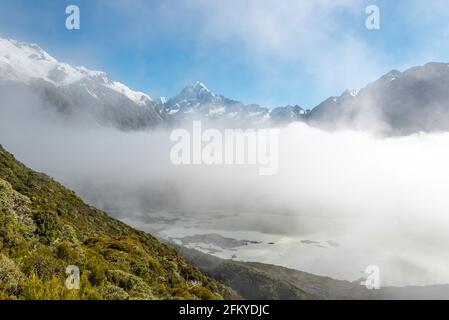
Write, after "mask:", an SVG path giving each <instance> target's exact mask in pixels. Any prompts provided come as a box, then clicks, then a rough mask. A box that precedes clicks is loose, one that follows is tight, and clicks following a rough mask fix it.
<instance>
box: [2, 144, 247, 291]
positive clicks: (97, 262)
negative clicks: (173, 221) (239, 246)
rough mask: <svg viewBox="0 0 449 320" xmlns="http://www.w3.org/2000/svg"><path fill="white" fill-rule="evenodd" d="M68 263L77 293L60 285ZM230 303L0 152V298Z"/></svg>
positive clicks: (157, 249)
mask: <svg viewBox="0 0 449 320" xmlns="http://www.w3.org/2000/svg"><path fill="white" fill-rule="evenodd" d="M69 265H76V266H78V267H79V269H80V272H81V282H80V289H79V290H69V289H67V288H66V286H65V281H66V278H67V275H66V273H65V271H66V267H67V266H69ZM238 297H239V296H238V295H237V294H236V293H235V292H234V291H232V290H231V289H229V288H227V287H225V286H223V285H221V284H220V283H218V282H217V281H215V280H212V279H210V278H208V277H206V276H204V275H203V274H202V273H201V272H200V271H198V270H197V269H196V268H195V267H193V266H192V265H191V264H190V263H188V262H186V261H185V260H184V259H183V258H182V257H181V256H179V255H178V253H177V252H176V251H175V250H173V249H172V248H170V247H168V246H166V245H164V244H161V243H160V242H159V241H158V240H156V239H155V238H154V237H152V236H150V235H148V234H146V233H144V232H140V231H136V230H134V229H132V228H131V227H129V226H127V225H125V224H123V223H121V222H119V221H117V220H115V219H112V218H110V217H109V216H107V215H106V213H104V212H102V211H100V210H98V209H96V208H93V207H91V206H89V205H87V204H85V203H84V202H83V201H82V200H81V199H80V198H79V197H77V196H76V194H75V193H74V192H73V191H70V190H68V189H66V188H64V187H63V186H62V185H61V184H59V183H57V182H56V181H54V180H53V179H51V178H50V177H48V176H46V175H45V174H42V173H37V172H34V171H32V170H30V169H28V168H27V167H25V166H24V165H23V164H21V163H19V162H18V161H16V160H15V159H14V157H13V156H12V155H11V154H9V153H8V152H7V151H5V150H4V149H3V147H1V146H0V299H221V298H238Z"/></svg>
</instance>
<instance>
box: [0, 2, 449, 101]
mask: <svg viewBox="0 0 449 320" xmlns="http://www.w3.org/2000/svg"><path fill="white" fill-rule="evenodd" d="M69 4H76V5H78V6H79V7H80V10H81V29H80V30H76V31H69V30H67V29H66V28H65V19H66V14H65V7H66V6H67V5H69ZM370 4H375V5H377V6H378V7H379V8H380V18H381V29H380V30H371V31H370V30H367V29H366V28H365V19H366V17H367V15H366V14H365V8H366V7H367V6H368V5H370ZM0 33H1V34H2V35H4V36H8V37H11V38H16V39H20V40H24V41H27V42H34V43H38V44H39V45H40V46H41V47H42V48H44V49H45V50H46V51H48V52H49V53H50V54H52V55H53V56H55V57H56V58H58V59H59V60H62V61H67V62H70V63H73V64H75V65H84V66H86V67H88V68H91V69H99V70H103V71H106V72H107V73H109V74H110V75H111V76H112V77H113V78H114V79H117V80H120V81H122V82H124V83H125V84H127V85H128V86H130V87H131V88H133V89H138V90H141V91H144V92H147V93H148V94H150V95H151V96H153V97H158V96H168V97H170V96H173V95H175V94H177V93H178V92H179V91H180V90H181V89H182V88H183V87H184V86H185V85H186V84H188V83H191V82H194V81H196V80H200V81H202V82H204V83H206V84H207V85H208V87H209V88H210V89H211V90H212V91H214V92H217V93H222V94H224V95H225V96H227V97H229V98H234V99H237V100H241V101H244V102H246V103H259V104H262V105H264V106H278V105H285V104H299V105H301V106H304V107H306V108H310V107H313V106H315V105H317V104H318V103H319V102H321V101H322V100H324V99H326V98H327V97H329V96H331V95H339V94H340V93H341V92H342V91H344V90H345V89H347V88H348V89H358V88H360V87H362V86H364V85H366V84H367V83H368V82H370V81H373V80H375V79H377V78H378V77H380V76H381V75H382V74H384V73H386V72H388V71H389V70H391V69H399V70H403V69H405V68H408V67H410V66H413V65H417V64H424V63H426V62H429V61H441V62H449V41H448V40H449V4H448V3H447V1H444V0H433V1H430V0H427V1H424V0H396V1H388V0H384V1H375V0H371V1H364V0H314V1H310V0H277V1H274V0H265V1H258V0H226V1H225V0H222V1H218V0H184V1H183V0H165V1H163V0H153V1H152V0H128V1H122V0H96V1H95V0H87V1H84V0H81V1H76V0H71V1H65V0H57V1H56V0H39V1H34V0H14V1H12V0H3V1H1V3H0Z"/></svg>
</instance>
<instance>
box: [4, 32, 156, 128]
mask: <svg viewBox="0 0 449 320" xmlns="http://www.w3.org/2000/svg"><path fill="white" fill-rule="evenodd" d="M0 91H1V92H2V93H9V95H15V96H17V98H20V97H22V96H25V97H27V96H32V97H33V98H34V99H33V100H34V102H36V100H37V101H38V102H39V103H40V104H41V105H43V106H45V107H46V108H49V109H52V110H55V111H57V112H58V113H60V114H62V115H65V116H80V115H83V116H84V115H88V116H90V117H92V118H93V119H94V120H95V121H96V122H98V123H100V124H102V125H109V126H115V127H117V128H119V129H122V130H141V129H146V128H152V127H154V126H157V125H158V124H160V123H161V122H162V118H161V116H160V114H159V111H158V110H157V107H156V105H155V102H154V101H153V99H152V98H151V97H150V96H148V95H146V94H144V93H142V92H137V91H133V90H131V89H130V88H128V87H127V86H126V85H124V84H122V83H120V82H118V81H115V80H112V79H111V78H110V77H109V76H108V75H107V74H106V73H104V72H101V71H93V70H88V69H86V68H84V67H75V66H72V65H70V64H67V63H63V62H59V61H58V60H56V59H55V58H53V57H52V56H51V55H49V54H48V53H47V52H45V51H44V50H43V49H41V48H40V47H39V46H38V45H36V44H27V43H24V42H21V41H17V40H13V39H7V38H0ZM2 95H3V94H2ZM5 103H6V102H5V101H4V100H3V101H2V104H5ZM3 107H6V106H3Z"/></svg>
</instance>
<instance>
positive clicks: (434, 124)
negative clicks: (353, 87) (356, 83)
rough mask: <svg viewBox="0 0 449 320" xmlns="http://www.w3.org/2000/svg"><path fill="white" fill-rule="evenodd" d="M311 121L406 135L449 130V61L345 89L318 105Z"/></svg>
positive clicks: (327, 125)
mask: <svg viewBox="0 0 449 320" xmlns="http://www.w3.org/2000/svg"><path fill="white" fill-rule="evenodd" d="M307 120H308V122H309V123H311V124H313V125H316V126H318V127H324V128H328V129H332V130H335V129H339V128H353V129H364V130H374V131H377V132H382V133H386V134H393V135H406V134H412V133H417V132H420V131H425V132H432V131H447V130H449V64H447V63H428V64H426V65H424V66H419V67H413V68H410V69H408V70H406V71H404V72H399V71H397V70H393V71H390V72H389V73H387V74H385V75H384V76H382V77H381V78H380V79H379V80H377V81H375V82H373V83H371V84H369V85H367V86H366V87H365V88H363V89H361V90H360V91H358V92H356V91H351V92H350V91H346V92H344V93H343V94H342V95H341V96H340V97H331V98H329V99H327V100H326V101H324V102H322V103H321V104H320V105H318V106H317V107H315V108H314V109H313V110H312V111H311V113H310V114H309V115H308V117H307Z"/></svg>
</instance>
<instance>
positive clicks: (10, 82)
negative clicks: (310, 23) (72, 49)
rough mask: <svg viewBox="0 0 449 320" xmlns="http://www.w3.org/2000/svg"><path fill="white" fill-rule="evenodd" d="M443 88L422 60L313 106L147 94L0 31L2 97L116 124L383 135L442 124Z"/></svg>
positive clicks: (448, 68) (199, 94) (446, 95)
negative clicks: (194, 122)
mask: <svg viewBox="0 0 449 320" xmlns="http://www.w3.org/2000/svg"><path fill="white" fill-rule="evenodd" d="M448 88H449V65H448V64H445V63H428V64H426V65H424V66H418V67H413V68H410V69H408V70H406V71H404V72H400V71H397V70H392V71H390V72H388V73H387V74H385V75H384V76H382V77H381V78H380V79H378V80H376V81H374V82H372V83H370V84H368V85H367V86H366V87H364V88H362V89H360V90H358V91H355V90H352V91H349V90H348V91H345V92H344V93H343V94H341V95H340V96H335V97H330V98H328V99H326V100H324V101H323V102H322V103H320V104H319V105H318V106H316V107H314V108H312V109H311V110H306V109H304V108H302V107H300V106H298V105H288V106H281V107H276V108H267V107H262V106H260V105H257V104H249V105H247V104H244V103H242V102H240V101H236V100H233V99H229V98H227V97H224V96H223V95H220V94H216V93H213V92H212V91H210V90H209V89H208V88H207V86H206V85H205V84H203V83H201V82H195V83H193V84H191V85H188V86H186V87H185V88H184V89H183V90H182V91H181V92H180V93H179V94H178V95H176V96H175V97H172V98H169V99H167V98H158V99H153V98H152V97H151V96H149V95H147V94H145V93H142V92H138V91H134V90H132V89H130V88H128V87H127V86H126V85H124V84H122V83H120V82H118V81H115V80H113V79H111V78H110V77H109V76H108V75H107V74H106V73H105V72H101V71H92V70H88V69H86V68H84V67H76V66H72V65H70V64H67V63H63V62H59V61H58V60H56V59H55V58H53V57H52V56H50V55H49V54H48V53H47V52H45V51H44V50H43V49H41V48H40V47H39V46H38V45H36V44H27V43H24V42H21V41H17V40H12V39H7V38H0V97H5V96H10V95H14V96H15V97H16V99H20V98H21V97H29V96H32V97H33V100H37V101H39V102H40V104H41V105H43V106H45V107H46V108H50V109H51V110H54V111H56V112H58V113H59V114H62V115H64V116H65V117H66V118H67V117H69V118H70V117H76V116H80V115H83V116H84V115H88V116H89V118H91V119H93V120H94V121H95V122H96V123H98V124H100V125H106V126H113V127H116V128H119V129H121V130H144V129H151V128H155V127H158V126H165V127H167V126H174V125H177V124H180V123H182V122H183V121H186V120H191V119H198V118H201V119H207V120H208V121H211V122H214V123H223V124H226V125H228V126H229V125H232V126H243V127H261V126H262V127H263V126H278V125H285V124H289V123H292V122H297V121H304V122H307V123H309V124H310V125H313V126H317V127H320V128H323V129H327V130H338V129H341V128H349V129H357V130H369V131H375V132H381V133H384V134H388V135H397V134H399V135H405V134H412V133H416V132H421V131H425V132H431V131H447V130H449V90H448ZM299 89H300V88H299ZM3 100H5V99H3ZM6 101H8V100H6ZM2 103H3V104H5V101H2Z"/></svg>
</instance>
